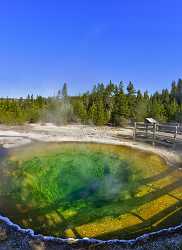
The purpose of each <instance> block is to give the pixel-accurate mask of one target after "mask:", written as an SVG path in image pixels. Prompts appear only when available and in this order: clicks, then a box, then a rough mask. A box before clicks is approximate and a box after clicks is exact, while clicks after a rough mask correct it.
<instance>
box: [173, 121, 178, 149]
mask: <svg viewBox="0 0 182 250" xmlns="http://www.w3.org/2000/svg"><path fill="white" fill-rule="evenodd" d="M177 134H178V126H176V127H175V132H174V143H173V148H175V147H176V137H177Z"/></svg>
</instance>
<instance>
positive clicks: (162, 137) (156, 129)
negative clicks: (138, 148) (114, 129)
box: [133, 122, 182, 148]
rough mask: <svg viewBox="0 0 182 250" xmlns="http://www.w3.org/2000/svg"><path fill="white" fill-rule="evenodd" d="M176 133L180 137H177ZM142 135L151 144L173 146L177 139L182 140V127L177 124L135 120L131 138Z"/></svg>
mask: <svg viewBox="0 0 182 250" xmlns="http://www.w3.org/2000/svg"><path fill="white" fill-rule="evenodd" d="M178 135H179V136H180V138H178ZM138 137H140V138H141V137H143V138H145V140H147V141H150V142H151V143H152V144H153V145H155V144H156V143H160V144H171V145H172V146H173V147H174V148H175V146H176V143H177V142H178V141H180V142H182V139H181V138H182V127H181V126H179V125H178V124H174V125H171V124H147V123H142V122H135V123H134V129H133V139H134V140H136V139H137V138H138Z"/></svg>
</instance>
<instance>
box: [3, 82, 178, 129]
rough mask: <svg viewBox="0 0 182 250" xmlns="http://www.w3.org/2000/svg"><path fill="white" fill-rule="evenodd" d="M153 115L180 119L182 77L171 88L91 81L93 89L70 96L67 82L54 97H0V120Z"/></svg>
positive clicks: (117, 120)
mask: <svg viewBox="0 0 182 250" xmlns="http://www.w3.org/2000/svg"><path fill="white" fill-rule="evenodd" d="M146 117H153V118H154V119H156V120H158V121H160V122H170V121H174V122H180V123H182V79H179V80H178V81H177V82H175V81H173V82H172V84H171V88H170V90H168V89H163V90H162V91H161V92H158V91H157V92H155V93H154V94H149V93H148V92H147V91H145V92H144V93H142V92H141V91H140V90H136V89H135V87H134V84H133V83H132V82H129V83H128V84H127V85H125V84H124V83H123V82H120V83H119V84H115V83H113V82H112V81H110V82H109V83H108V84H107V85H104V84H103V83H99V84H97V85H94V87H93V89H92V91H90V92H86V93H83V94H81V95H79V96H69V95H68V90H67V84H66V83H65V84H64V85H63V88H62V89H61V90H59V91H58V93H57V95H56V96H54V97H47V98H45V97H42V96H36V97H34V96H33V95H28V96H27V98H19V99H16V98H1V99H0V123H2V124H24V123H25V122H29V123H34V122H53V123H55V124H57V125H61V124H67V123H82V124H95V125H107V124H111V125H114V126H123V125H125V124H127V123H128V122H129V121H143V120H144V118H146Z"/></svg>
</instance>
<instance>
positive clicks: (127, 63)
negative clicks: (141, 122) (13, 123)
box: [0, 0, 182, 96]
mask: <svg viewBox="0 0 182 250" xmlns="http://www.w3.org/2000/svg"><path fill="white" fill-rule="evenodd" d="M181 13H182V1H181V0H5V1H1V2H0V96H25V95H27V93H28V92H29V93H37V94H42V95H51V94H53V93H54V91H55V90H57V89H58V88H59V86H61V85H62V84H63V83H64V82H67V83H68V86H69V92H70V93H71V94H78V93H79V92H83V91H86V90H90V89H91V88H92V86H93V84H94V83H98V82H104V83H107V82H109V80H110V79H111V80H112V81H113V82H119V81H120V80H124V81H125V82H128V81H129V80H131V81H133V82H134V84H135V86H136V88H140V89H142V90H145V89H148V90H149V91H150V92H153V91H154V90H156V89H159V90H160V89H161V88H163V87H169V86H170V84H171V81H172V80H173V79H177V78H179V77H182V17H181Z"/></svg>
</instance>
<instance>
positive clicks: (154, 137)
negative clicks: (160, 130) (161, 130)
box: [152, 123, 157, 146]
mask: <svg viewBox="0 0 182 250" xmlns="http://www.w3.org/2000/svg"><path fill="white" fill-rule="evenodd" d="M156 127H157V126H156V124H155V123H154V124H153V138H152V145H153V146H155V139H156Z"/></svg>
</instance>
